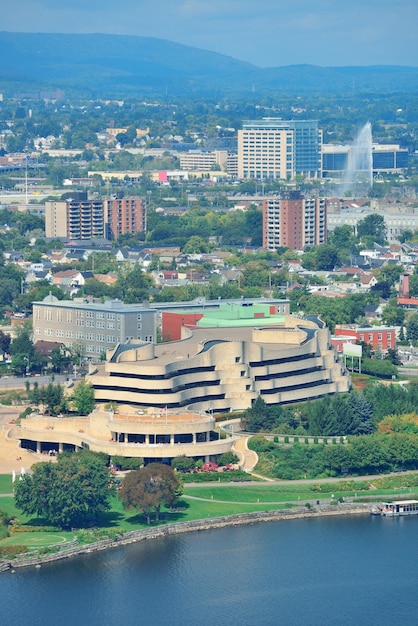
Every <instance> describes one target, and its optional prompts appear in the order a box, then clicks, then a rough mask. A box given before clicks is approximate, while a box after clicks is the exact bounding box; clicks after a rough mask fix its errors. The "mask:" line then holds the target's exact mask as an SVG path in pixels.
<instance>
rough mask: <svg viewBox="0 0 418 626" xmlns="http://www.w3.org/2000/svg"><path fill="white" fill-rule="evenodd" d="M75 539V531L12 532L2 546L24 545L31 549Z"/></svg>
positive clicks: (2, 542) (0, 545)
mask: <svg viewBox="0 0 418 626" xmlns="http://www.w3.org/2000/svg"><path fill="white" fill-rule="evenodd" d="M73 539H74V533H67V532H64V531H59V532H54V533H52V532H42V531H40V532H32V533H12V534H11V535H10V537H6V538H5V539H2V540H1V541H0V547H4V546H16V545H24V546H27V548H28V549H29V550H36V549H38V548H45V547H48V546H55V545H59V544H64V543H66V542H67V541H72V540H73Z"/></svg>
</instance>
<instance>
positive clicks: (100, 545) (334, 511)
mask: <svg viewBox="0 0 418 626" xmlns="http://www.w3.org/2000/svg"><path fill="white" fill-rule="evenodd" d="M365 514H369V515H370V505H369V504H366V503H365V504H363V503H360V504H338V505H326V506H319V507H317V508H313V509H310V510H309V509H306V510H301V509H300V508H293V509H277V510H274V511H260V512H254V513H238V514H234V515H228V516H226V517H214V518H209V519H200V520H193V521H189V522H175V523H172V524H170V523H168V524H165V525H161V526H156V527H150V528H146V529H142V530H132V531H129V532H127V533H124V534H123V535H121V537H120V538H119V539H117V540H113V539H104V540H101V541H97V542H95V543H91V544H86V545H84V546H76V547H73V548H69V549H68V550H65V549H63V550H61V551H59V552H55V553H53V554H46V555H43V556H36V557H31V558H30V557H28V558H22V559H21V560H19V558H18V557H17V558H16V560H14V559H13V560H6V559H2V560H0V573H1V572H6V571H9V572H11V573H14V572H15V570H16V569H18V568H21V567H31V566H32V567H35V568H39V567H41V566H42V565H43V564H45V563H52V562H54V561H61V560H63V559H69V558H73V557H76V556H79V555H83V554H92V553H94V552H99V551H101V550H108V549H112V548H118V547H120V546H126V545H130V544H132V543H138V542H140V541H144V540H149V539H157V538H159V537H168V536H170V535H180V534H183V533H188V532H196V531H204V530H213V529H216V528H228V527H234V526H244V525H250V524H256V523H260V522H279V521H284V520H289V519H309V518H316V517H329V516H336V515H365Z"/></svg>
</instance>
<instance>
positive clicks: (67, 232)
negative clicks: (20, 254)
mask: <svg viewBox="0 0 418 626" xmlns="http://www.w3.org/2000/svg"><path fill="white" fill-rule="evenodd" d="M45 234H46V236H47V237H67V238H68V239H93V238H97V237H100V238H103V237H105V221H104V208H103V200H97V199H95V200H89V199H88V198H87V193H85V192H75V193H73V194H71V197H67V198H63V199H62V200H59V201H58V202H46V203H45Z"/></svg>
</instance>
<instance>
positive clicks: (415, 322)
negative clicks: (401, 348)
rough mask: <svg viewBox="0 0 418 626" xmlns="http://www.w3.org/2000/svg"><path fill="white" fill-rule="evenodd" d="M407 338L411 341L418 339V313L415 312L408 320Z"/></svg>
mask: <svg viewBox="0 0 418 626" xmlns="http://www.w3.org/2000/svg"><path fill="white" fill-rule="evenodd" d="M406 338H407V340H408V341H410V342H415V341H417V340H418V313H414V314H413V315H411V317H409V318H408V321H407V322H406Z"/></svg>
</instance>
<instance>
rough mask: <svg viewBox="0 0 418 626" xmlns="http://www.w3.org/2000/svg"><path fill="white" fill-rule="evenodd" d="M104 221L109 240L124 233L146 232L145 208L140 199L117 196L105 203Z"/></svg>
mask: <svg viewBox="0 0 418 626" xmlns="http://www.w3.org/2000/svg"><path fill="white" fill-rule="evenodd" d="M104 202H105V219H106V223H107V235H108V238H109V239H117V238H118V237H119V236H120V235H125V234H126V233H130V234H134V233H140V232H144V231H145V230H146V225H147V224H146V208H145V202H144V201H143V199H142V198H138V197H137V196H127V197H124V196H122V195H119V194H118V195H117V196H116V197H115V198H108V199H106V200H105V201H104Z"/></svg>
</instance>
